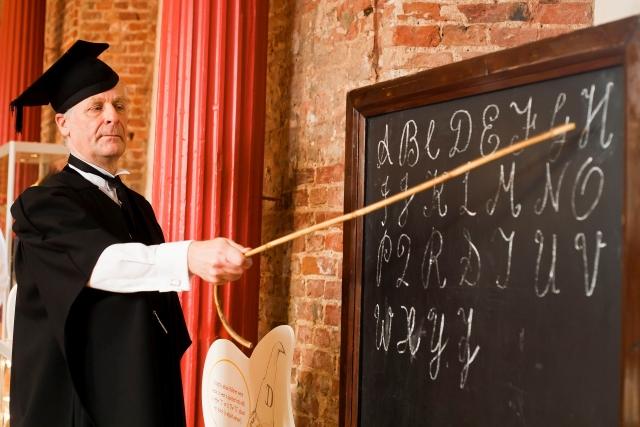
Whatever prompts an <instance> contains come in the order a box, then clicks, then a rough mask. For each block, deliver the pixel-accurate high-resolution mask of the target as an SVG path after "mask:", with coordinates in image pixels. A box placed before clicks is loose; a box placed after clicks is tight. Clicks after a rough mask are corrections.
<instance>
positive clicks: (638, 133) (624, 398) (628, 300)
mask: <svg viewBox="0 0 640 427" xmlns="http://www.w3.org/2000/svg"><path fill="white" fill-rule="evenodd" d="M612 66H622V67H623V68H624V75H625V77H624V79H625V88H626V89H625V95H624V111H625V135H624V148H623V153H624V165H625V170H624V189H623V192H624V193H623V203H624V206H623V209H622V225H623V235H622V238H623V248H622V249H623V250H622V253H623V258H622V319H623V320H622V325H621V327H622V348H621V358H622V360H621V363H620V366H621V372H620V375H621V381H620V383H621V388H622V390H621V402H620V407H621V410H620V425H621V426H640V262H637V261H636V262H634V257H637V256H638V255H637V254H640V214H638V212H640V17H638V16H635V17H631V18H627V19H624V20H621V21H617V22H613V23H610V24H606V25H602V26H598V27H592V28H588V29H584V30H580V31H576V32H573V33H569V34H565V35H562V36H559V37H555V38H552V39H546V40H542V41H539V42H535V43H531V44H527V45H523V46H520V47H517V48H513V49H508V50H504V51H500V52H496V53H493V54H489V55H485V56H480V57H476V58H472V59H469V60H466V61H462V62H458V63H455V64H450V65H446V66H443V67H439V68H436V69H433V70H428V71H424V72H420V73H417V74H414V75H411V76H407V77H402V78H398V79H395V80H390V81H386V82H382V83H378V84H375V85H372V86H368V87H363V88H360V89H356V90H353V91H351V92H349V93H348V95H347V109H346V148H345V190H344V194H345V197H344V200H345V211H346V212H350V211H353V210H356V209H358V208H361V207H362V206H363V205H364V188H365V174H364V171H365V163H364V162H365V145H366V135H365V129H366V121H367V118H369V117H372V116H376V115H379V114H383V113H389V112H395V111H399V110H404V109H407V108H414V107H419V106H424V105H429V104H434V103H437V102H443V101H449V100H454V99H458V98H462V97H466V96H470V95H477V94H482V93H487V92H492V91H496V90H501V89H507V88H512V87H517V86H521V85H526V84H530V83H535V82H540V81H545V80H549V79H554V78H559V77H565V76H571V75H574V74H578V73H582V72H587V71H593V70H598V69H602V68H606V67H612ZM633 95H635V97H634V96H633ZM362 242H363V220H362V219H358V220H355V221H352V222H350V223H346V224H345V226H344V258H343V279H342V330H341V339H342V342H341V357H340V362H341V363H340V425H341V426H357V425H358V404H359V401H358V398H359V382H360V372H359V369H360V339H361V337H360V319H361V301H362V282H361V278H362V273H363V272H362V254H363V247H362Z"/></svg>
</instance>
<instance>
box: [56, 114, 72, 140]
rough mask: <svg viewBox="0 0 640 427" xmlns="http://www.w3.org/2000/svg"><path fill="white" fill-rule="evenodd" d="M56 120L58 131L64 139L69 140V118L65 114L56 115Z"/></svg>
mask: <svg viewBox="0 0 640 427" xmlns="http://www.w3.org/2000/svg"><path fill="white" fill-rule="evenodd" d="M55 119H56V125H57V126H58V130H59V131H60V133H61V134H62V137H63V138H67V137H68V136H69V127H68V122H67V117H66V116H65V115H64V114H61V113H56V117H55Z"/></svg>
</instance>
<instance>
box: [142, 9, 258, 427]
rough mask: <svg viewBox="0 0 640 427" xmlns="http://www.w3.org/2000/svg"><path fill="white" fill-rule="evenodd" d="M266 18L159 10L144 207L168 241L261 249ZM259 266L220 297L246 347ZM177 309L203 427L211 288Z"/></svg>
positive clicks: (195, 415)
mask: <svg viewBox="0 0 640 427" xmlns="http://www.w3.org/2000/svg"><path fill="white" fill-rule="evenodd" d="M267 16H268V2H266V1H263V0H214V1H211V0H173V1H165V2H162V10H161V17H160V21H159V27H158V32H159V33H160V35H159V37H160V39H159V49H158V84H157V94H156V95H157V104H156V108H157V111H156V115H155V119H156V124H155V131H156V137H155V150H154V165H153V167H154V174H153V191H152V203H153V205H154V208H155V210H156V213H157V214H158V218H159V221H160V224H161V225H162V227H163V229H164V231H165V234H166V236H167V238H168V240H181V239H208V238H212V237H216V236H223V237H229V238H232V239H234V240H236V241H238V242H239V243H241V244H244V245H246V246H256V245H258V244H259V242H260V218H261V192H262V169H263V147H264V108H265V100H264V98H265V73H266V42H267ZM256 261H257V260H256ZM258 266H259V262H254V267H253V268H252V270H250V271H249V274H247V275H246V277H245V278H244V280H242V281H241V282H240V283H236V284H234V285H232V286H225V287H224V290H223V292H222V293H221V294H222V295H223V299H224V301H225V312H226V315H227V316H228V317H227V318H228V320H229V321H230V323H231V324H232V325H233V327H234V328H235V329H236V330H237V331H238V332H239V333H240V334H242V335H243V336H245V337H246V338H248V339H251V340H253V341H255V339H256V337H257V324H258V284H259V269H258ZM182 305H183V309H184V312H185V316H186V319H187V324H188V326H189V329H190V331H191V335H192V339H193V345H192V347H191V348H190V350H189V351H188V353H187V354H186V355H185V357H184V359H183V381H184V388H185V401H186V408H187V420H188V423H189V425H190V426H204V422H203V419H202V410H201V379H202V378H201V376H202V368H203V366H204V358H205V356H206V353H207V350H208V349H209V346H210V344H211V343H212V342H213V340H214V339H215V338H217V337H220V336H225V334H224V332H223V331H222V330H221V324H220V322H219V321H218V319H217V318H216V312H215V306H214V303H213V288H212V287H211V286H210V285H208V284H206V283H195V284H194V288H193V290H192V291H191V292H189V293H185V294H183V295H182Z"/></svg>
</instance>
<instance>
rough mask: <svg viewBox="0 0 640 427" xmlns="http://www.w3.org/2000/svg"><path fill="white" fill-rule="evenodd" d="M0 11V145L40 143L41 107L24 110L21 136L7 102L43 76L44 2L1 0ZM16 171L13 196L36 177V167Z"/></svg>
mask: <svg viewBox="0 0 640 427" xmlns="http://www.w3.org/2000/svg"><path fill="white" fill-rule="evenodd" d="M1 3H2V11H1V12H0V55H1V57H2V59H1V60H0V145H2V144H6V143H7V142H8V141H18V140H20V141H39V140H40V111H41V110H40V108H34V107H28V108H25V109H24V124H23V128H22V134H20V135H18V134H16V131H15V127H14V124H15V120H14V119H15V116H12V115H11V112H10V111H9V103H10V102H11V100H13V99H14V98H15V97H16V96H18V95H19V94H20V93H21V92H22V91H23V90H24V89H26V88H27V86H28V85H30V84H31V82H33V81H34V80H35V79H36V78H38V77H39V76H40V74H42V61H43V56H44V18H45V3H46V2H45V0H3V1H2V2H1ZM21 166H24V165H18V167H17V168H16V186H15V187H16V188H15V191H16V194H18V193H19V192H20V191H22V190H23V189H24V187H26V186H27V185H28V184H31V183H33V182H34V181H35V180H36V179H37V177H38V169H37V167H35V168H34V167H21Z"/></svg>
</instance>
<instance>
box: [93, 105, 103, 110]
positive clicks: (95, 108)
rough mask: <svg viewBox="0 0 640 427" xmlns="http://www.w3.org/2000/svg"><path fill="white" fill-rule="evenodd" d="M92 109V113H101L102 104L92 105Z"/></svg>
mask: <svg viewBox="0 0 640 427" xmlns="http://www.w3.org/2000/svg"><path fill="white" fill-rule="evenodd" d="M90 109H91V110H92V111H100V110H102V105H100V104H94V105H92V106H91V108H90Z"/></svg>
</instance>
